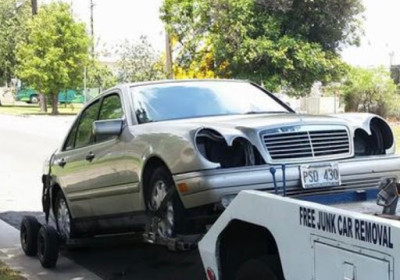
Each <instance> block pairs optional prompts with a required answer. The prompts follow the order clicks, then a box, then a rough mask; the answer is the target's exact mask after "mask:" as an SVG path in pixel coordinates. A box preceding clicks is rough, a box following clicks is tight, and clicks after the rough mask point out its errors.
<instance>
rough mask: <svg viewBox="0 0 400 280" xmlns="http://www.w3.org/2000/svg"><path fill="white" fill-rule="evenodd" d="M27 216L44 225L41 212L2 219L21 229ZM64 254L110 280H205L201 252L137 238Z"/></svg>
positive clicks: (6, 214) (103, 242)
mask: <svg viewBox="0 0 400 280" xmlns="http://www.w3.org/2000/svg"><path fill="white" fill-rule="evenodd" d="M24 215H31V216H35V217H36V218H38V219H39V221H41V222H44V215H43V213H41V212H4V213H0V219H2V220H4V221H6V222H7V223H9V224H11V225H12V226H14V227H16V228H18V229H19V225H20V222H21V220H22V217H23V216H24ZM62 254H63V255H64V256H65V257H67V258H69V259H71V260H73V261H74V262H76V263H77V264H79V265H81V266H83V267H84V268H86V269H88V270H90V271H91V272H93V273H95V274H96V275H98V276H100V277H101V278H103V279H107V280H119V279H124V280H125V279H135V280H150V279H151V280H188V279H189V280H205V279H206V277H205V274H204V271H203V267H202V263H201V259H200V255H199V252H198V250H193V251H189V252H171V251H168V249H167V248H165V247H161V246H157V245H152V244H147V243H143V242H141V241H138V238H137V237H134V238H126V237H124V238H118V237H112V238H111V237H110V238H102V239H101V242H91V243H85V244H84V246H81V247H77V248H70V249H63V250H62Z"/></svg>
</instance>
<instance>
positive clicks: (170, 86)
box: [132, 81, 289, 123]
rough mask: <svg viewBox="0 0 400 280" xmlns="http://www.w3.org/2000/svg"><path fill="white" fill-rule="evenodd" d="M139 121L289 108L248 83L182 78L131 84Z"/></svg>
mask: <svg viewBox="0 0 400 280" xmlns="http://www.w3.org/2000/svg"><path fill="white" fill-rule="evenodd" d="M132 94H133V100H134V108H135V113H136V116H137V118H138V121H139V123H146V122H156V121H164V120H173V119H187V118H198V117H207V116H223V115H235V114H257V113H277V112H285V113H286V112H289V111H288V110H287V109H286V108H285V107H284V106H282V105H281V104H279V103H278V102H276V101H275V100H274V99H273V98H272V97H270V96H269V95H268V94H266V93H265V92H263V91H262V90H260V89H258V88H257V87H255V86H253V85H252V84H249V83H244V82H243V83H242V82H218V81H216V82H209V81H207V82H204V81H203V82H201V81H197V82H179V83H163V84H154V85H148V86H136V87H132Z"/></svg>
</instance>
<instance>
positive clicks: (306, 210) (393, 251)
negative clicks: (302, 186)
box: [199, 191, 400, 280]
mask: <svg viewBox="0 0 400 280" xmlns="http://www.w3.org/2000/svg"><path fill="white" fill-rule="evenodd" d="M232 221H242V222H245V223H249V224H252V225H256V226H259V227H262V228H265V229H267V230H268V232H270V233H271V235H272V236H273V239H274V240H275V242H276V246H277V249H278V253H279V259H280V264H281V266H282V270H283V274H284V279H286V280H296V279H324V280H330V279H346V278H343V277H347V276H346V275H347V274H346V273H348V274H349V275H350V276H349V277H352V276H351V275H353V274H354V275H355V274H357V275H358V276H357V278H348V279H364V280H368V279H394V272H395V271H400V263H399V261H398V260H399V259H400V251H399V247H400V223H399V221H395V220H389V219H384V218H380V217H376V216H373V215H369V214H361V213H358V212H354V211H348V210H343V209H339V208H335V207H332V206H325V205H322V204H318V203H313V202H307V201H301V200H298V199H292V198H287V197H280V196H277V195H273V194H269V193H264V192H259V191H242V192H241V193H240V194H239V195H238V196H237V197H236V198H235V199H234V200H233V201H232V203H231V204H230V205H229V207H228V208H227V209H226V210H225V211H224V213H223V214H222V215H221V216H220V218H219V219H218V220H217V221H216V223H215V224H214V225H213V226H212V227H211V228H210V230H209V231H208V233H207V234H206V235H205V236H204V238H203V239H202V240H201V241H200V243H199V249H200V255H201V258H202V260H203V264H204V267H205V269H206V270H207V269H208V270H209V269H211V270H212V271H214V272H215V275H216V277H217V278H216V279H220V280H222V279H227V278H226V277H224V271H223V270H224V268H223V267H221V263H222V262H223V260H221V256H222V254H221V251H220V250H223V248H220V247H219V246H220V241H221V238H222V236H223V234H224V232H225V231H226V229H227V228H228V227H229V224H231V223H232ZM243 238H246V236H243ZM238 243H239V242H238ZM239 245H240V244H239ZM232 246H234V245H232ZM242 246H243V245H242ZM335 269H336V270H335Z"/></svg>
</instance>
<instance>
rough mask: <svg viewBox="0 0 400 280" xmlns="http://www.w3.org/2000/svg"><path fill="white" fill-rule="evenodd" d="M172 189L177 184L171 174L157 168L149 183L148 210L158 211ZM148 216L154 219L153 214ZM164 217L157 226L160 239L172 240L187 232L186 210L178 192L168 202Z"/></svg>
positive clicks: (164, 169)
mask: <svg viewBox="0 0 400 280" xmlns="http://www.w3.org/2000/svg"><path fill="white" fill-rule="evenodd" d="M171 188H175V184H174V181H173V180H172V176H171V174H170V172H169V171H168V170H167V169H166V168H165V167H158V168H156V169H155V170H154V172H153V174H152V176H151V178H150V181H149V188H148V196H147V207H148V210H149V211H152V212H154V211H156V210H157V209H158V207H159V206H160V203H161V202H162V200H163V198H164V197H165V195H166V193H167V192H168V191H169V190H171ZM148 215H150V217H149V218H151V217H152V215H151V213H149V214H148ZM162 216H163V218H161V220H160V221H159V223H158V224H157V230H156V231H157V232H155V234H158V235H159V236H160V237H166V238H172V237H175V236H176V235H177V234H180V233H182V234H183V233H186V232H187V222H186V220H187V218H186V217H185V209H184V207H183V204H182V202H181V200H180V198H179V195H178V193H177V192H176V191H175V193H174V194H173V195H172V197H171V199H170V201H169V202H168V204H167V207H166V209H165V211H164V212H163V213H162Z"/></svg>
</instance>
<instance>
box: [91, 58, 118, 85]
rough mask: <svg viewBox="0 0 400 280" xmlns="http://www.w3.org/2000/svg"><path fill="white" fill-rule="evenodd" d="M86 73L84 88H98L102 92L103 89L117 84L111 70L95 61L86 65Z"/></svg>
mask: <svg viewBox="0 0 400 280" xmlns="http://www.w3.org/2000/svg"><path fill="white" fill-rule="evenodd" d="M86 71H87V73H86V75H87V76H86V78H87V85H86V86H87V87H88V88H99V89H100V91H102V90H103V89H107V88H110V87H113V86H115V84H116V83H117V77H116V76H115V75H114V74H113V72H112V71H111V69H110V68H109V67H108V66H107V65H105V64H103V63H101V62H99V61H98V60H96V59H94V60H92V61H91V62H90V63H89V64H88V66H87V68H86Z"/></svg>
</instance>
